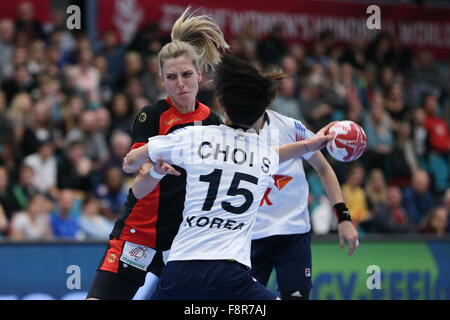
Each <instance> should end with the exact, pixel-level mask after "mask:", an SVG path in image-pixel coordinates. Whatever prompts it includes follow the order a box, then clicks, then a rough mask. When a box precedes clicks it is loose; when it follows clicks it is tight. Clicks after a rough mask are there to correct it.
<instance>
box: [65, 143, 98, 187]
mask: <svg viewBox="0 0 450 320" xmlns="http://www.w3.org/2000/svg"><path fill="white" fill-rule="evenodd" d="M91 172H92V161H91V160H90V159H89V158H88V157H87V156H86V154H85V151H84V144H83V143H82V142H81V141H73V142H71V143H70V144H69V145H68V147H67V149H66V152H65V154H64V156H63V158H62V159H61V160H60V162H59V163H58V176H57V181H58V182H57V183H58V189H72V190H81V191H84V192H88V191H89V190H91V188H92V184H91V180H90V174H91Z"/></svg>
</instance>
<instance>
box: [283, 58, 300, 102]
mask: <svg viewBox="0 0 450 320" xmlns="http://www.w3.org/2000/svg"><path fill="white" fill-rule="evenodd" d="M281 69H282V70H283V73H284V74H287V75H288V76H290V77H292V79H293V81H294V97H296V98H297V97H299V95H300V90H301V81H300V66H299V65H298V62H297V60H296V58H295V57H294V56H293V55H291V54H287V55H285V56H283V58H282V59H281Z"/></svg>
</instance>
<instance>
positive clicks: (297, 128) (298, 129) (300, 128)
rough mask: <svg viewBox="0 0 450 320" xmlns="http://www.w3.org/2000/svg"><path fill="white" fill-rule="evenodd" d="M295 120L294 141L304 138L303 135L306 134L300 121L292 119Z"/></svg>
mask: <svg viewBox="0 0 450 320" xmlns="http://www.w3.org/2000/svg"><path fill="white" fill-rule="evenodd" d="M294 122H295V131H296V133H295V140H296V141H301V140H303V139H304V137H305V136H306V129H305V127H304V126H302V125H301V124H300V122H298V121H294Z"/></svg>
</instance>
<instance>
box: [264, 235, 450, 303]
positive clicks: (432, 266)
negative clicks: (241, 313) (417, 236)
mask: <svg viewBox="0 0 450 320" xmlns="http://www.w3.org/2000/svg"><path fill="white" fill-rule="evenodd" d="M312 254H313V265H312V279H313V286H314V287H313V290H312V292H311V298H312V299H319V300H330V299H337V300H360V299H371V300H372V299H394V300H397V299H406V300H413V299H449V298H450V297H449V296H448V295H449V291H450V290H449V288H448V286H449V285H448V281H447V282H445V281H444V282H445V283H443V282H442V281H441V278H442V277H441V278H440V275H439V272H442V270H439V267H438V265H437V263H436V260H435V257H434V256H433V253H432V250H430V247H429V245H427V243H425V242H367V243H364V242H363V241H362V243H361V245H360V247H359V248H358V250H357V251H356V252H355V254H354V255H353V256H351V257H349V256H348V255H347V248H346V249H345V250H340V248H339V244H338V242H337V241H336V242H333V243H320V242H318V243H313V245H312ZM377 270H379V271H380V272H379V273H377ZM299 272H303V270H299ZM445 272H447V273H448V272H450V270H445ZM446 276H447V275H446ZM447 278H448V277H447ZM439 281H441V282H439ZM268 287H269V289H271V290H273V291H275V290H276V289H277V285H276V275H275V273H273V274H272V276H271V279H270V280H269V284H268Z"/></svg>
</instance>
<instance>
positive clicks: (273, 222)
mask: <svg viewBox="0 0 450 320" xmlns="http://www.w3.org/2000/svg"><path fill="white" fill-rule="evenodd" d="M265 119H266V122H265V124H264V127H263V129H262V131H261V133H260V135H261V136H262V137H270V139H269V140H268V143H269V144H270V145H272V146H279V145H283V144H288V143H293V142H296V141H301V140H305V139H308V138H310V137H312V136H314V133H313V132H311V131H309V130H308V129H306V128H305V126H304V125H303V124H302V123H301V122H300V121H298V120H295V119H293V118H289V117H286V116H283V115H281V114H279V113H277V112H274V111H272V110H267V111H266V116H265ZM314 154H315V152H310V153H307V154H305V155H303V156H302V157H298V158H294V159H291V160H288V161H285V162H283V163H281V164H280V168H279V170H278V172H277V173H276V174H275V175H274V176H273V180H272V181H271V183H270V185H269V187H268V188H267V190H266V192H265V194H264V197H263V200H262V201H261V204H260V207H259V209H258V215H257V217H256V222H255V226H254V228H253V236H252V237H253V239H254V240H256V239H261V238H266V237H270V236H273V235H287V234H302V233H306V232H308V231H310V230H311V224H310V219H309V211H308V195H309V187H308V181H306V176H305V171H304V169H303V161H302V159H309V158H310V157H312V156H313V155H314Z"/></svg>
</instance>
